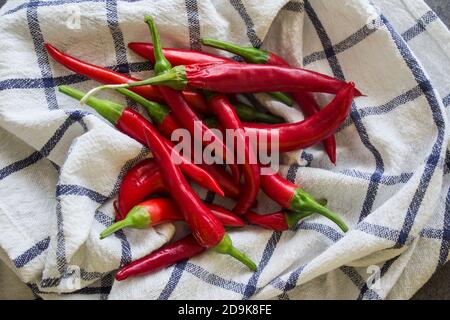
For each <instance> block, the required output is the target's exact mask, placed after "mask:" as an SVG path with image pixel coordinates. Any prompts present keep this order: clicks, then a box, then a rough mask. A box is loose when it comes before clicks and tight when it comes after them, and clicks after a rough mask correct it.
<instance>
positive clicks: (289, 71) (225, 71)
mask: <svg viewBox="0 0 450 320" xmlns="http://www.w3.org/2000/svg"><path fill="white" fill-rule="evenodd" d="M148 84H151V85H161V86H168V87H171V88H173V89H176V90H184V89H186V88H188V87H190V88H197V89H203V90H209V91H214V92H220V93H256V92H271V91H274V90H277V91H283V92H284V91H285V92H295V91H307V92H323V93H333V94H335V93H337V92H338V91H339V90H340V89H342V88H343V87H344V86H345V84H346V83H345V82H343V81H340V80H337V79H335V78H332V77H329V76H327V75H324V74H321V73H318V72H314V71H310V70H306V69H301V68H289V67H282V66H273V65H259V64H239V63H198V64H191V65H185V66H177V67H174V68H172V69H170V70H168V71H167V72H166V73H164V74H160V75H157V76H156V77H153V78H149V79H146V80H143V81H138V82H133V83H128V84H126V85H122V87H123V88H131V87H136V86H142V85H148ZM355 93H356V95H357V96H361V93H360V92H359V91H357V90H355Z"/></svg>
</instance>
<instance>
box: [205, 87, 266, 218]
mask: <svg viewBox="0 0 450 320" xmlns="http://www.w3.org/2000/svg"><path fill="white" fill-rule="evenodd" d="M207 96H208V99H207V101H208V105H209V106H211V109H212V110H213V112H214V114H215V115H216V116H217V118H218V119H219V122H220V123H221V124H222V126H223V127H224V128H225V129H233V130H234V133H235V136H236V145H241V146H244V159H243V165H242V166H243V168H244V170H243V173H244V188H243V193H242V197H241V199H240V200H239V202H238V203H237V205H236V207H235V208H234V209H233V212H234V213H236V214H244V213H246V212H247V211H248V210H249V209H250V208H251V207H252V205H253V203H254V202H255V200H256V196H257V195H258V191H259V185H260V179H259V166H258V164H257V162H256V156H255V154H254V152H253V149H252V148H251V146H250V141H249V140H248V139H247V138H246V135H245V131H244V127H243V126H242V123H241V121H240V120H239V117H238V116H237V114H236V112H235V111H234V109H233V107H232V106H231V104H230V103H229V101H228V99H227V97H226V96H225V95H223V94H211V93H208V94H207Z"/></svg>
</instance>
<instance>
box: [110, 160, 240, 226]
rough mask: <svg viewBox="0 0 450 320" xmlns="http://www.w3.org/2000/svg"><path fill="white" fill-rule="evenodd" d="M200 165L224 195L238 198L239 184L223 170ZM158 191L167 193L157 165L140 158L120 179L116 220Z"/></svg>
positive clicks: (121, 218)
mask: <svg viewBox="0 0 450 320" xmlns="http://www.w3.org/2000/svg"><path fill="white" fill-rule="evenodd" d="M201 167H202V169H203V170H205V171H206V172H208V173H209V174H210V175H211V176H212V177H213V179H215V180H216V181H217V182H218V183H219V184H220V185H221V187H222V189H223V190H224V192H225V196H227V197H229V198H232V199H235V200H239V198H240V195H241V194H240V189H239V186H237V185H236V184H234V182H233V181H232V179H231V177H230V175H229V174H228V173H227V172H226V171H225V170H223V169H221V168H219V167H216V166H213V165H201ZM159 192H164V193H168V189H167V188H166V186H165V185H164V182H163V180H162V176H161V172H160V170H159V167H158V165H157V164H156V163H155V160H154V159H145V160H142V161H141V162H139V163H138V164H137V165H135V166H134V167H133V168H132V169H131V170H130V171H128V172H127V174H126V175H125V177H124V178H123V179H122V183H121V184H120V189H119V201H118V208H116V221H119V220H123V219H124V218H125V216H126V213H127V212H129V211H130V210H131V209H132V208H133V207H134V206H135V205H137V204H138V203H140V202H142V201H143V200H144V199H145V198H147V197H148V196H150V195H151V194H154V193H159ZM222 222H223V221H222ZM224 224H226V223H224Z"/></svg>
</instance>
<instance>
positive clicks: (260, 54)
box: [202, 38, 336, 164]
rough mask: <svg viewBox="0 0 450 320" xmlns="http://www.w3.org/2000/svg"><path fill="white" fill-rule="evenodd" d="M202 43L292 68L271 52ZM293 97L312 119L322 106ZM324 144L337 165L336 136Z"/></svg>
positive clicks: (309, 97)
mask: <svg viewBox="0 0 450 320" xmlns="http://www.w3.org/2000/svg"><path fill="white" fill-rule="evenodd" d="M202 43H203V44H204V45H207V46H211V47H214V48H219V49H223V50H226V51H228V52H232V53H234V54H238V55H240V56H242V57H243V58H244V59H245V61H247V62H250V63H257V64H271V65H280V66H286V67H289V66H290V65H289V63H288V62H287V61H286V60H284V59H283V58H282V57H280V56H278V55H276V54H274V53H272V52H269V51H264V50H260V49H257V48H253V47H241V46H239V45H236V44H233V43H230V42H225V41H219V40H215V39H210V38H205V39H202ZM292 96H293V97H294V100H295V102H297V104H298V105H299V107H300V108H301V109H302V111H303V113H304V114H305V117H311V116H312V115H314V114H315V113H317V112H318V111H319V110H320V106H319V105H318V104H317V102H316V100H315V99H314V97H313V96H312V95H311V94H310V93H307V92H294V93H292ZM323 144H324V146H325V150H326V152H327V154H328V157H329V158H330V161H331V162H332V163H334V164H335V163H336V138H335V137H334V136H330V137H328V138H327V139H325V140H323Z"/></svg>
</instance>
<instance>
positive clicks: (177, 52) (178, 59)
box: [128, 42, 294, 106]
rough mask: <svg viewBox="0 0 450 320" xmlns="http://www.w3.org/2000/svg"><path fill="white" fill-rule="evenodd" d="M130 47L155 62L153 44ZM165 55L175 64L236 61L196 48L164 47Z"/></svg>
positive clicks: (285, 99) (289, 101) (280, 97)
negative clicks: (196, 49)
mask: <svg viewBox="0 0 450 320" xmlns="http://www.w3.org/2000/svg"><path fill="white" fill-rule="evenodd" d="M128 47H129V48H130V49H131V50H133V51H134V52H136V53H137V54H138V55H140V56H141V57H143V58H145V59H149V60H150V61H151V62H152V63H155V58H154V53H153V50H154V48H153V44H151V43H144V42H130V43H129V44H128ZM162 50H163V53H164V56H165V57H166V58H167V60H169V62H170V63H171V64H172V65H173V66H179V65H187V64H195V63H222V62H228V63H235V61H234V60H232V59H228V58H225V57H220V56H215V55H212V54H209V53H205V52H200V51H194V50H182V49H175V48H163V49H162ZM269 94H270V95H271V96H272V97H274V98H275V99H277V100H278V101H281V102H283V103H284V104H286V105H288V106H292V105H293V104H294V102H293V101H292V99H291V98H290V97H288V96H287V95H285V94H284V93H282V92H269Z"/></svg>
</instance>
